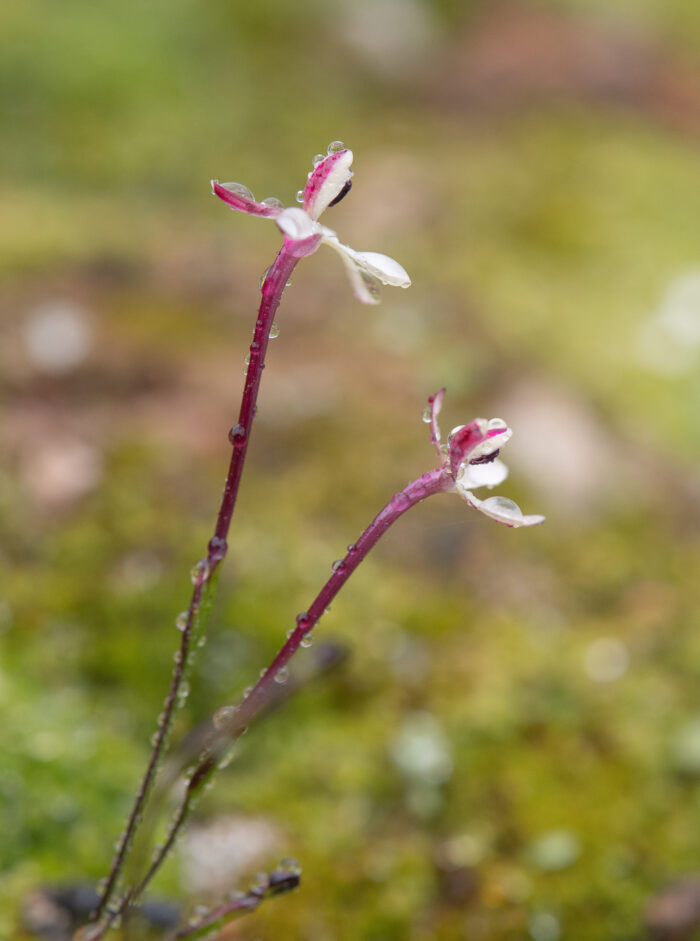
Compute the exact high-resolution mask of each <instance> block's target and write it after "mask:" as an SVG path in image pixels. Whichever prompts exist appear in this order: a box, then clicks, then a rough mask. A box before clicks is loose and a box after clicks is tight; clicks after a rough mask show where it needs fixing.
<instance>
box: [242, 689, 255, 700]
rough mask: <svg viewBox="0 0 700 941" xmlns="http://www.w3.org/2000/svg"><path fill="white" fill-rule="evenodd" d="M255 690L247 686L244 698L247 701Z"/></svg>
mask: <svg viewBox="0 0 700 941" xmlns="http://www.w3.org/2000/svg"><path fill="white" fill-rule="evenodd" d="M254 689H255V687H254V686H246V688H245V689H244V690H243V698H244V699H247V698H248V697H249V696H250V694H251V693H252V692H253V690H254Z"/></svg>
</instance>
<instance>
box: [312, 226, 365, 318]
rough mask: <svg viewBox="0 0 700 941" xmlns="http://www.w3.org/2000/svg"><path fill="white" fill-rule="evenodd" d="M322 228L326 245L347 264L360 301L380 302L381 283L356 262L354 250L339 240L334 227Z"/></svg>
mask: <svg viewBox="0 0 700 941" xmlns="http://www.w3.org/2000/svg"><path fill="white" fill-rule="evenodd" d="M321 229H322V230H323V242H324V243H325V244H326V245H330V247H331V248H332V249H333V250H334V251H336V252H337V253H338V254H339V255H340V257H341V258H342V259H343V264H344V265H345V270H346V271H347V274H348V278H349V279H350V286H351V287H352V290H353V293H354V295H355V297H356V298H357V299H358V300H359V301H362V303H363V304H378V303H379V283H378V281H377V279H376V278H374V277H373V276H372V275H370V274H368V273H367V272H365V271H363V270H362V269H361V268H360V267H359V266H358V265H357V264H355V260H354V258H353V255H354V252H353V250H352V249H351V248H348V246H347V245H343V243H342V242H340V241H338V236H337V235H336V234H335V232H334V231H333V230H332V229H327V228H326V227H325V226H321Z"/></svg>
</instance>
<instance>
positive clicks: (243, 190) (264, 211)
mask: <svg viewBox="0 0 700 941" xmlns="http://www.w3.org/2000/svg"><path fill="white" fill-rule="evenodd" d="M211 191H212V193H213V194H214V195H215V196H218V197H219V199H221V200H223V201H224V202H225V203H226V205H227V206H229V207H230V208H231V209H237V210H238V211H239V212H247V213H248V215H251V216H264V217H265V218H270V217H274V216H278V215H279V214H280V213H281V212H282V208H281V207H280V206H277V205H274V204H272V205H268V204H266V203H264V202H263V203H258V202H256V200H255V199H254V197H253V194H252V193H251V192H250V190H249V189H248V187H247V186H244V185H243V184H242V183H219V181H218V180H212V181H211Z"/></svg>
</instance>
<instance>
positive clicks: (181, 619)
mask: <svg viewBox="0 0 700 941" xmlns="http://www.w3.org/2000/svg"><path fill="white" fill-rule="evenodd" d="M188 620H189V611H181V612H180V613H179V614H178V616H177V617H176V618H175V627H176V628H177V629H178V630H179V631H184V630H185V629H186V627H187V621H188ZM175 662H176V663H178V661H177V660H176V661H175Z"/></svg>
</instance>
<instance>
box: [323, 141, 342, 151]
mask: <svg viewBox="0 0 700 941" xmlns="http://www.w3.org/2000/svg"><path fill="white" fill-rule="evenodd" d="M341 150H345V144H344V143H343V142H342V141H341V140H334V141H331V142H330V144H329V145H328V149H327V153H328V154H338V153H340V151H341Z"/></svg>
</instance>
